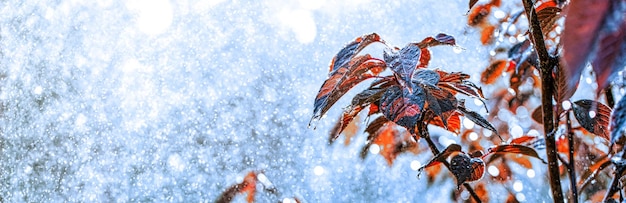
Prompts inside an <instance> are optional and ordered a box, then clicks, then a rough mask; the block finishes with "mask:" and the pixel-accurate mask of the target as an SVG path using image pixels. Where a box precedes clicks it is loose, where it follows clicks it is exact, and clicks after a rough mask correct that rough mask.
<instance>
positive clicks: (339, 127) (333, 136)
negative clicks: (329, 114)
mask: <svg viewBox="0 0 626 203" xmlns="http://www.w3.org/2000/svg"><path fill="white" fill-rule="evenodd" d="M363 109H364V108H363V107H361V106H355V107H351V108H349V109H348V110H346V111H344V112H343V114H341V119H339V120H337V123H336V124H335V126H334V127H333V129H332V130H331V131H330V136H329V138H328V141H329V142H328V143H329V144H332V143H333V142H334V141H335V140H337V138H338V137H339V135H340V134H341V133H342V132H343V131H344V130H345V129H346V128H347V127H348V125H349V124H350V123H352V120H354V118H356V117H357V115H358V114H359V113H360V112H361V111H362V110H363ZM354 133H356V131H353V132H351V134H352V135H354Z"/></svg>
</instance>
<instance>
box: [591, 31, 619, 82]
mask: <svg viewBox="0 0 626 203" xmlns="http://www.w3.org/2000/svg"><path fill="white" fill-rule="evenodd" d="M618 22H619V21H618ZM615 27H617V29H616V30H614V31H612V32H611V31H605V32H603V33H601V36H600V38H599V39H598V48H597V52H596V55H595V58H594V60H593V63H592V65H593V70H594V72H595V73H596V81H597V82H598V88H599V89H604V87H606V86H607V85H608V83H609V82H610V79H611V76H612V75H614V74H615V72H617V71H619V70H622V69H624V66H626V19H624V20H622V23H621V25H616V26H615Z"/></svg>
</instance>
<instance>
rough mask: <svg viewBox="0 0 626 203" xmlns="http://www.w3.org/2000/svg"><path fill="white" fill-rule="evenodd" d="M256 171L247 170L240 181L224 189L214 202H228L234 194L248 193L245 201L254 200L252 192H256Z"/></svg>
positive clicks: (249, 202)
mask: <svg viewBox="0 0 626 203" xmlns="http://www.w3.org/2000/svg"><path fill="white" fill-rule="evenodd" d="M256 183H257V173H256V172H249V173H248V174H247V175H246V177H244V179H243V181H242V182H241V183H238V184H235V185H232V186H230V187H229V188H228V189H226V191H224V192H223V193H222V194H221V195H220V196H219V197H218V199H217V200H216V201H215V202H218V203H228V202H231V201H233V199H234V198H235V195H238V194H243V193H248V196H247V197H246V201H247V202H248V203H251V202H254V194H255V193H256Z"/></svg>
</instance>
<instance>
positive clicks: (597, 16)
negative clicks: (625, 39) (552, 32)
mask: <svg viewBox="0 0 626 203" xmlns="http://www.w3.org/2000/svg"><path fill="white" fill-rule="evenodd" d="M611 2H612V1H608V0H605V1H587V0H571V1H570V2H569V6H568V13H567V14H566V15H567V17H566V18H565V25H564V30H563V34H562V37H561V44H562V45H563V53H562V57H561V59H562V62H563V63H564V65H565V67H566V69H565V70H566V72H567V75H568V77H567V78H568V83H567V86H568V88H569V89H575V88H576V84H578V80H579V79H580V75H581V73H582V71H583V69H584V68H585V65H586V63H587V61H588V60H589V56H590V55H591V54H592V50H593V49H594V45H595V43H596V41H597V38H598V36H599V32H600V30H601V28H602V23H603V22H604V20H605V18H606V14H607V13H610V11H609V9H610V8H611ZM615 2H619V1H615Z"/></svg>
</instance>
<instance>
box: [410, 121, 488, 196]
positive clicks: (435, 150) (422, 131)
mask: <svg viewBox="0 0 626 203" xmlns="http://www.w3.org/2000/svg"><path fill="white" fill-rule="evenodd" d="M417 128H418V129H419V131H420V134H421V135H422V137H423V138H424V139H425V140H426V142H427V143H428V146H429V147H430V150H431V151H432V152H433V155H435V156H437V154H439V153H441V151H439V149H438V148H437V145H435V143H434V142H433V140H432V139H430V133H429V132H428V128H427V126H426V125H425V124H424V123H423V122H421V121H420V122H419V123H418V127H417ZM442 162H443V165H445V166H446V168H448V171H450V163H448V161H446V160H444V161H442ZM463 187H465V189H466V190H467V191H468V192H469V193H470V195H471V196H472V198H474V201H476V202H477V203H482V201H481V200H480V197H479V196H478V194H476V192H475V191H474V189H472V186H471V185H470V184H469V183H463Z"/></svg>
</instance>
